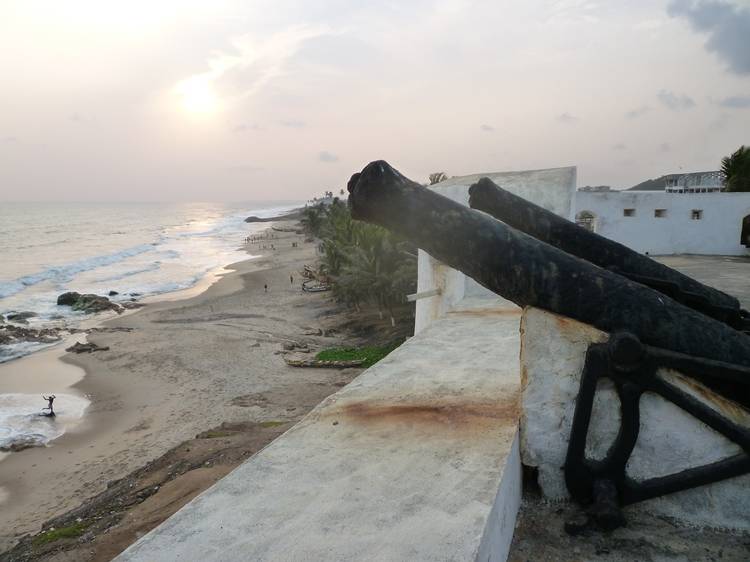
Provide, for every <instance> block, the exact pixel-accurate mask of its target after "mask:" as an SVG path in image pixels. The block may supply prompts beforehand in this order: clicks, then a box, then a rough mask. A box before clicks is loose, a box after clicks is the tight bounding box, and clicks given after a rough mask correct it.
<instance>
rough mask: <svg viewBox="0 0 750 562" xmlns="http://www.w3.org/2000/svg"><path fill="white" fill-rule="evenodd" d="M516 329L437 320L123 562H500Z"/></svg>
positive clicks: (513, 466)
mask: <svg viewBox="0 0 750 562" xmlns="http://www.w3.org/2000/svg"><path fill="white" fill-rule="evenodd" d="M519 319H520V310H518V309H517V308H515V309H512V310H507V309H506V310H499V309H497V308H496V309H494V311H493V310H491V309H488V308H487V307H486V306H485V307H483V308H482V309H481V312H477V311H476V310H475V311H474V312H472V309H471V307H469V308H467V309H466V310H462V311H457V312H455V313H452V314H450V315H448V316H446V317H445V318H443V319H441V320H439V321H436V322H435V323H434V324H432V325H431V326H429V327H428V328H426V329H425V330H424V331H423V332H422V333H421V334H419V335H418V336H415V337H413V338H411V339H410V340H409V341H408V342H407V343H405V344H404V345H403V346H401V347H400V348H399V349H397V350H396V351H394V352H393V353H392V354H391V355H390V356H389V357H387V358H386V359H385V360H383V361H381V362H380V363H378V364H377V365H375V366H374V367H372V368H370V369H368V370H367V371H366V372H364V373H363V374H362V375H361V376H360V377H358V378H357V379H356V380H355V381H354V382H353V383H352V384H350V385H349V386H348V387H346V388H344V389H342V390H341V391H340V392H338V393H337V394H335V395H333V396H331V397H330V398H329V399H327V400H326V401H325V402H323V403H322V404H321V405H319V406H318V407H317V408H316V409H315V410H313V411H312V412H311V413H310V414H309V415H308V416H307V417H306V418H305V419H304V420H302V421H301V422H300V423H299V424H298V425H296V426H295V427H294V428H292V429H291V430H290V431H288V432H287V433H286V434H285V435H283V436H282V437H281V438H279V439H277V440H276V441H274V442H273V443H272V444H271V445H269V446H268V447H267V448H265V449H264V450H262V451H260V452H259V453H258V454H256V455H255V456H254V457H252V458H251V459H248V460H247V461H246V462H245V463H243V464H242V465H241V466H240V467H238V468H237V469H236V470H235V471H233V472H232V473H231V474H230V475H228V476H227V477H226V478H224V479H223V480H221V481H220V482H218V483H217V484H216V485H215V486H213V487H212V488H210V489H209V490H207V491H206V492H204V493H203V494H201V495H200V496H198V497H197V498H196V499H195V500H193V501H192V502H191V503H189V504H188V505H187V506H185V507H184V508H183V509H181V510H180V511H179V512H178V513H176V514H175V515H174V516H172V517H171V518H170V519H168V520H167V521H166V522H164V523H163V524H162V525H160V526H159V527H158V528H156V529H155V530H154V531H152V532H151V533H149V534H148V535H146V536H145V537H143V538H142V539H141V540H139V541H138V542H137V543H135V544H134V545H133V546H131V547H130V548H129V549H128V550H126V551H125V552H124V553H123V554H122V555H120V556H119V557H118V558H117V560H119V561H121V562H122V561H144V562H145V561H148V562H152V561H158V560H183V561H184V560H201V561H203V562H205V561H208V560H232V561H234V560H285V561H288V560H329V561H330V560H341V561H343V560H347V561H348V560H410V561H420V560H425V561H427V560H430V561H433V560H476V559H479V558H478V557H481V560H482V562H485V561H487V560H493V561H495V560H505V558H506V557H507V552H508V549H509V547H510V540H511V538H512V535H513V528H514V525H515V517H516V513H517V511H518V505H519V503H520V493H521V488H520V458H519V456H518V443H517V422H518V396H519V370H518V369H519V363H518V354H519V336H518V326H519Z"/></svg>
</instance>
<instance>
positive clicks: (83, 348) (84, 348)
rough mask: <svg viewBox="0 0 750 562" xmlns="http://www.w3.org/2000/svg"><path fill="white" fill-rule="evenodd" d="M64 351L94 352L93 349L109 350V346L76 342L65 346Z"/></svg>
mask: <svg viewBox="0 0 750 562" xmlns="http://www.w3.org/2000/svg"><path fill="white" fill-rule="evenodd" d="M65 351H68V352H70V353H94V352H95V351H109V347H108V346H106V347H101V346H99V345H96V344H95V343H91V342H89V343H81V342H76V343H74V344H73V345H71V346H70V347H69V348H67V349H66V350H65Z"/></svg>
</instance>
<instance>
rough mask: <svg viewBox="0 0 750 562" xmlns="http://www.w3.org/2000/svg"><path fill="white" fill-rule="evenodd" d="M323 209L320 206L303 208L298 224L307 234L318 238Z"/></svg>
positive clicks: (321, 225) (322, 219)
mask: <svg viewBox="0 0 750 562" xmlns="http://www.w3.org/2000/svg"><path fill="white" fill-rule="evenodd" d="M324 214H325V208H324V206H323V205H322V204H318V205H313V206H311V207H305V210H304V211H302V218H301V219H300V222H301V223H302V227H303V228H304V229H305V231H306V232H307V233H308V234H311V235H313V236H318V235H319V234H320V229H321V228H322V227H323V223H324Z"/></svg>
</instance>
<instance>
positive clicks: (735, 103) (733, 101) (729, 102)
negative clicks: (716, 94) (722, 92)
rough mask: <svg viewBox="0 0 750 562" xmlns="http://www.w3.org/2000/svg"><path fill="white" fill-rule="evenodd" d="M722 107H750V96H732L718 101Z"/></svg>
mask: <svg viewBox="0 0 750 562" xmlns="http://www.w3.org/2000/svg"><path fill="white" fill-rule="evenodd" d="M716 103H717V104H718V105H720V106H721V107H728V108H730V109H745V108H748V107H750V96H730V97H728V98H724V99H723V100H719V101H717V102H716Z"/></svg>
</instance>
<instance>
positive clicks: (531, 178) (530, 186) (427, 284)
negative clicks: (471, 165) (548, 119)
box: [414, 166, 576, 334]
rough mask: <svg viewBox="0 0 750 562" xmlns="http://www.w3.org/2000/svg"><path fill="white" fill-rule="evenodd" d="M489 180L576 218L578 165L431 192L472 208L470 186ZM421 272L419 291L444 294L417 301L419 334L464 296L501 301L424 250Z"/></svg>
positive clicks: (455, 181)
mask: <svg viewBox="0 0 750 562" xmlns="http://www.w3.org/2000/svg"><path fill="white" fill-rule="evenodd" d="M485 177H487V178H490V179H491V180H492V181H493V182H495V183H496V184H497V185H499V186H500V187H502V188H503V189H507V190H508V191H510V192H511V193H515V194H516V195H519V196H521V197H523V198H525V199H528V200H529V201H532V202H534V203H536V204H537V205H540V206H542V207H544V208H545V209H548V210H550V211H552V212H554V213H557V214H558V215H560V216H563V217H566V218H569V219H571V220H572V219H573V218H574V216H575V213H574V209H575V204H574V198H575V193H576V191H575V189H576V168H575V167H574V166H571V167H567V168H549V169H546V170H529V171H521V172H494V173H488V174H473V175H470V176H460V177H456V178H451V179H449V180H446V181H444V182H440V183H439V184H436V185H433V186H430V189H433V190H435V191H436V192H437V193H439V194H441V195H444V196H445V197H448V198H449V199H452V200H454V201H457V202H458V203H461V204H462V205H465V206H467V207H468V205H469V187H471V185H472V184H474V183H476V182H477V181H479V180H480V179H481V178H485ZM417 269H418V279H417V292H424V291H430V290H432V289H440V291H441V294H440V295H437V296H433V297H428V298H424V299H419V300H418V301H417V305H416V320H415V323H414V333H415V334H418V333H419V332H421V331H422V330H423V329H424V328H426V327H427V326H429V325H430V324H431V323H432V322H433V321H434V320H436V319H437V318H440V317H442V316H443V315H444V314H445V313H446V312H447V311H449V310H451V309H452V308H454V307H455V306H456V304H457V303H459V302H460V301H461V300H462V299H463V298H464V297H472V298H487V299H493V300H497V298H498V297H497V295H495V294H494V293H492V292H490V291H488V290H487V289H485V288H484V287H482V286H481V285H479V283H477V282H476V281H474V280H473V279H471V278H470V277H466V276H465V275H464V274H463V273H461V272H459V271H456V270H454V269H452V268H450V267H447V266H445V265H444V264H442V263H440V262H439V261H437V260H435V259H434V258H432V256H430V255H429V254H428V253H427V252H424V251H421V250H420V252H419V260H418V266H417Z"/></svg>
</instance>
